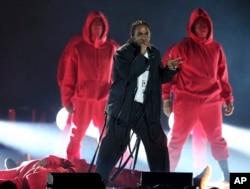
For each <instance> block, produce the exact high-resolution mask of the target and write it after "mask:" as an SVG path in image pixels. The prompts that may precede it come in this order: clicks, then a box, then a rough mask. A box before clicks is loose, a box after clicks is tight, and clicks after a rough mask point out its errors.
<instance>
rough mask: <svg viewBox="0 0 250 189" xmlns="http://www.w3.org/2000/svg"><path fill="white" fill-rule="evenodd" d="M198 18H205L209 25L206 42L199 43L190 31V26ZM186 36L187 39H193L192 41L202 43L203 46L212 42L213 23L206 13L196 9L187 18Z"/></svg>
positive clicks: (199, 41)
mask: <svg viewBox="0 0 250 189" xmlns="http://www.w3.org/2000/svg"><path fill="white" fill-rule="evenodd" d="M198 17H203V18H206V19H207V20H208V22H209V24H210V26H209V29H210V31H209V32H208V38H207V40H206V41H201V40H200V39H199V38H198V37H197V36H196V35H195V34H194V33H193V31H192V26H193V24H194V21H195V20H196V19H197V18H198ZM187 35H188V37H190V38H191V39H193V40H194V41H196V42H198V43H204V44H208V43H210V42H212V41H213V23H212V20H211V18H210V16H209V15H208V13H207V12H206V11H205V10H203V9H201V8H197V9H195V10H194V11H193V12H192V13H191V15H190V18H189V22H188V25H187Z"/></svg>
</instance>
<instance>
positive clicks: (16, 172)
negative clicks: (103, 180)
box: [0, 155, 76, 189]
mask: <svg viewBox="0 0 250 189" xmlns="http://www.w3.org/2000/svg"><path fill="white" fill-rule="evenodd" d="M51 172H55V173H73V172H76V169H75V167H74V165H73V164H72V163H71V162H70V161H68V160H66V159H63V158H59V157H57V156H53V155H50V156H48V157H45V158H43V159H42V160H29V161H24V162H23V163H21V165H20V166H18V167H16V168H12V169H8V170H1V171H0V184H3V183H4V182H6V181H11V182H12V183H14V184H15V185H16V187H17V189H44V188H46V184H47V177H48V173H51Z"/></svg>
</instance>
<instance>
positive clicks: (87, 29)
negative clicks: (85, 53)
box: [82, 11, 109, 48]
mask: <svg viewBox="0 0 250 189" xmlns="http://www.w3.org/2000/svg"><path fill="white" fill-rule="evenodd" d="M95 18H101V19H102V21H103V23H104V32H103V34H102V36H101V39H100V41H99V42H98V44H94V42H92V41H90V25H91V23H92V21H93V20H94V19H95ZM108 31H109V24H108V19H107V18H106V17H105V16H104V14H103V13H102V12H98V11H92V12H90V13H89V14H88V16H87V18H86V21H85V24H84V25H83V27H82V35H83V40H84V41H86V42H87V43H89V44H91V45H95V47H96V48H97V47H99V46H100V45H101V44H103V43H104V42H106V40H107V35H108Z"/></svg>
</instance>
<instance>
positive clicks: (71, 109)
mask: <svg viewBox="0 0 250 189" xmlns="http://www.w3.org/2000/svg"><path fill="white" fill-rule="evenodd" d="M65 108H66V110H67V112H69V114H73V113H74V112H75V109H74V106H73V105H72V104H70V105H68V106H67V107H65Z"/></svg>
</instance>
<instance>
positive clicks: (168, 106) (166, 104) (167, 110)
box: [163, 99, 173, 117]
mask: <svg viewBox="0 0 250 189" xmlns="http://www.w3.org/2000/svg"><path fill="white" fill-rule="evenodd" d="M172 111H173V104H172V101H171V100H170V99H166V100H164V101H163V112H164V114H165V115H166V116H168V117H169V116H170V114H171V112H172Z"/></svg>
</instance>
